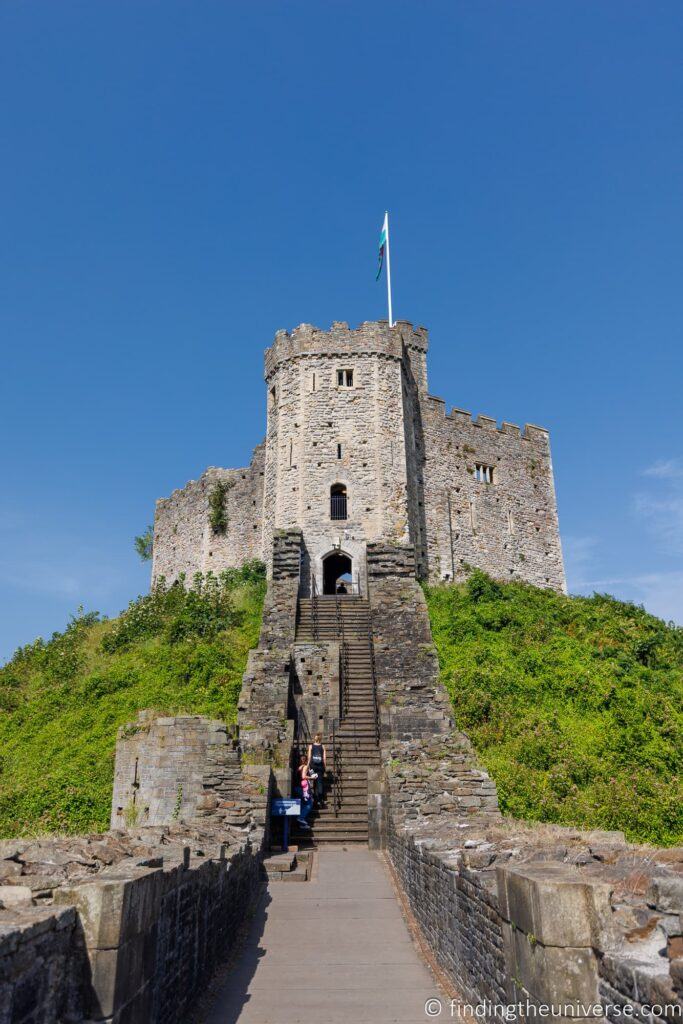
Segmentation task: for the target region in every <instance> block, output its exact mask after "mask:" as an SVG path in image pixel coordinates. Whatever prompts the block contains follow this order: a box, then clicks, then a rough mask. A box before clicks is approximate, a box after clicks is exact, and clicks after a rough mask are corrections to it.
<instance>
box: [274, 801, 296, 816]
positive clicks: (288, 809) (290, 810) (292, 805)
mask: <svg viewBox="0 0 683 1024" xmlns="http://www.w3.org/2000/svg"><path fill="white" fill-rule="evenodd" d="M270 813H271V814H273V815H275V816H276V817H278V818H281V817H283V816H285V817H287V818H298V816H299V815H300V814H301V800H271V802H270Z"/></svg>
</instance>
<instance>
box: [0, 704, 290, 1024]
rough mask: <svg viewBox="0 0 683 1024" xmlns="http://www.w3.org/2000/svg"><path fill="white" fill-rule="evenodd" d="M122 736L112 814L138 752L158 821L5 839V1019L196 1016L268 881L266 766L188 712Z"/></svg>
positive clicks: (177, 1021)
mask: <svg viewBox="0 0 683 1024" xmlns="http://www.w3.org/2000/svg"><path fill="white" fill-rule="evenodd" d="M118 748H119V749H118V756H117V759H116V766H117V793H116V794H115V800H114V813H113V818H114V819H115V820H116V819H117V814H116V809H117V805H116V800H118V799H121V797H122V795H123V796H128V795H130V789H129V788H127V787H129V786H130V779H129V769H130V767H131V766H132V764H133V763H134V762H135V761H137V762H138V764H137V767H138V772H137V779H138V780H139V786H138V788H137V789H134V792H136V793H137V795H138V798H140V800H141V803H143V804H145V805H146V806H149V808H150V814H149V815H147V816H146V817H147V820H149V819H150V818H151V817H152V816H153V817H154V818H155V821H156V824H155V825H153V826H152V825H149V824H147V825H144V824H141V823H140V822H138V823H137V824H131V827H129V828H126V829H122V828H118V829H113V830H112V831H110V832H107V833H104V834H102V835H88V836H73V837H70V838H57V837H55V838H51V837H44V838H41V839H37V840H36V839H28V838H27V839H16V840H7V841H5V842H2V843H0V1022H2V1024H10V1022H11V1024H58V1022H66V1021H69V1022H70V1024H86V1022H87V1024H94V1022H96V1021H97V1022H102V1024H186V1021H187V1019H188V1014H189V1011H190V1009H191V1008H192V1007H193V1004H194V1002H195V1000H196V999H197V998H198V996H199V995H200V994H201V993H202V991H203V990H204V988H205V986H206V983H207V981H208V979H209V978H210V977H211V975H212V973H213V971H214V970H215V968H216V967H217V965H218V964H219V963H220V962H221V961H222V960H224V959H225V957H226V956H227V954H228V952H229V951H230V949H231V947H232V945H233V943H234V942H235V941H236V939H237V937H238V935H239V932H240V929H241V928H242V926H243V925H244V924H245V922H246V920H247V918H248V916H249V915H250V914H251V913H252V912H253V911H254V910H255V909H256V907H257V904H258V902H259V900H260V898H261V896H262V894H263V892H264V888H265V873H264V871H263V867H262V863H261V857H262V851H263V848H264V846H265V844H266V843H267V839H268V808H269V801H270V794H271V786H272V776H271V771H270V768H268V767H267V766H263V767H259V766H254V765H245V766H244V767H243V768H242V767H241V766H240V764H239V755H237V757H235V754H236V749H235V745H234V743H233V742H232V741H231V738H230V736H229V731H228V729H227V727H226V726H225V725H223V724H221V723H218V722H210V721H207V720H202V719H199V718H196V717H192V716H185V717H182V716H181V717H178V718H175V719H158V720H156V721H155V720H153V719H151V717H150V716H149V715H145V714H144V713H143V714H141V715H140V716H139V718H138V720H137V722H135V723H131V724H130V725H129V726H127V727H124V729H123V730H122V731H121V734H120V737H119V743H118ZM186 762H187V763H186ZM185 785H187V787H188V789H187V800H183V801H181V802H180V804H175V805H174V806H173V807H172V806H171V803H170V800H171V798H173V799H175V794H176V793H177V791H178V789H179V788H180V787H181V786H183V787H184V786H185ZM124 790H125V792H124Z"/></svg>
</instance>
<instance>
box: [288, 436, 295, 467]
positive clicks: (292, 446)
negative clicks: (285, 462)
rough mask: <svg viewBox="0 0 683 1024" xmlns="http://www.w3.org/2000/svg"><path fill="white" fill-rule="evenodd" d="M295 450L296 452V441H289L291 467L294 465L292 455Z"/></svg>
mask: <svg viewBox="0 0 683 1024" xmlns="http://www.w3.org/2000/svg"><path fill="white" fill-rule="evenodd" d="M293 452H294V442H293V441H290V442H289V465H290V467H291V465H292V455H293Z"/></svg>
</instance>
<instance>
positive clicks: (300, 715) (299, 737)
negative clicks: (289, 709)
mask: <svg viewBox="0 0 683 1024" xmlns="http://www.w3.org/2000/svg"><path fill="white" fill-rule="evenodd" d="M311 741H312V734H311V730H310V727H309V724H308V719H307V718H306V712H305V711H304V709H303V708H302V707H298V708H297V709H296V732H295V735H294V745H295V749H296V753H297V756H299V757H300V756H301V754H306V753H308V747H309V745H310V743H311ZM296 767H297V768H298V767H299V765H298V763H297V765H296Z"/></svg>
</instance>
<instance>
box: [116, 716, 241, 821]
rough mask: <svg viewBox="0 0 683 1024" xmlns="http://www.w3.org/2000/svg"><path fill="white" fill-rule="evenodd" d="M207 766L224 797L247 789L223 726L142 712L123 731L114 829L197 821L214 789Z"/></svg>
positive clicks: (234, 746) (118, 751)
mask: <svg viewBox="0 0 683 1024" xmlns="http://www.w3.org/2000/svg"><path fill="white" fill-rule="evenodd" d="M207 765H210V774H211V776H213V777H218V776H219V783H220V787H222V790H223V792H224V793H225V794H227V793H228V792H229V791H230V790H231V788H232V789H234V790H235V791H240V790H241V789H242V788H243V786H244V779H243V776H242V770H241V765H240V755H239V750H238V749H237V744H236V742H235V741H234V740H232V738H231V737H230V736H229V730H228V727H227V726H226V724H225V723H224V722H220V721H209V720H208V719H206V718H202V717H200V716H199V715H181V716H173V717H167V718H154V717H153V715H152V714H151V713H150V712H146V711H143V712H141V713H140V715H139V716H138V719H137V721H135V722H131V723H129V724H128V725H124V726H122V727H121V728H120V729H119V733H118V740H117V744H116V763H115V766H114V790H113V796H112V812H111V827H112V828H126V827H127V826H131V825H168V824H170V823H171V822H172V821H178V820H185V819H188V818H191V817H194V815H195V814H196V812H197V810H198V808H199V807H200V805H201V804H202V801H203V799H204V798H205V796H206V791H207V788H208V787H209V783H208V782H207ZM214 788H215V787H214Z"/></svg>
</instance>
